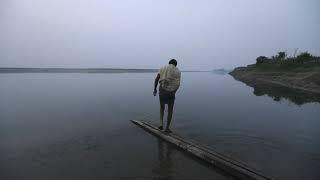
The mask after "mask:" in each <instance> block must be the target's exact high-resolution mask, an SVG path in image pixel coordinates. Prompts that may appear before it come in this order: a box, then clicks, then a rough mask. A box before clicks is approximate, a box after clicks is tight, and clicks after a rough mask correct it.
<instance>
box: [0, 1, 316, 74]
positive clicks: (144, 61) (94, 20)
mask: <svg viewBox="0 0 320 180" xmlns="http://www.w3.org/2000/svg"><path fill="white" fill-rule="evenodd" d="M319 9H320V1H319V0H113V1H109V0H0V67H1V66H2V67H3V66H5V67H16V66H18V67H70V68H71V67H118V68H158V67H159V66H161V65H163V64H165V63H167V62H168V60H169V59H170V58H176V59H177V60H178V63H179V66H180V67H181V68H182V69H195V70H199V69H213V68H220V67H226V68H232V67H235V66H239V65H246V64H249V63H254V62H255V58H256V57H257V56H259V55H266V56H271V55H272V54H274V53H276V52H278V51H280V50H284V51H287V52H288V53H289V54H290V53H291V54H292V53H293V52H294V49H296V48H299V50H300V51H305V50H308V51H309V52H311V53H314V54H316V55H320V11H319Z"/></svg>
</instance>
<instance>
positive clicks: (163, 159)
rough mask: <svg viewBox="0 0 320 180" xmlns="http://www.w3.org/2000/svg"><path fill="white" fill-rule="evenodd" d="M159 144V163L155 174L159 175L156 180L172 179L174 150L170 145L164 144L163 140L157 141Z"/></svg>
mask: <svg viewBox="0 0 320 180" xmlns="http://www.w3.org/2000/svg"><path fill="white" fill-rule="evenodd" d="M157 142H158V163H156V164H155V165H156V166H155V168H154V170H153V172H154V173H155V174H157V175H158V178H155V179H167V180H171V179H172V173H173V172H172V158H171V153H172V148H170V147H169V144H168V143H165V142H163V141H162V140H161V139H159V138H158V139H157Z"/></svg>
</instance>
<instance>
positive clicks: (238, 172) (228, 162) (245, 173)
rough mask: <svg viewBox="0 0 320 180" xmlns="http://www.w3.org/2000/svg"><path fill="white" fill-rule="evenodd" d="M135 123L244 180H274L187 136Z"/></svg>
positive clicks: (143, 123)
mask: <svg viewBox="0 0 320 180" xmlns="http://www.w3.org/2000/svg"><path fill="white" fill-rule="evenodd" d="M131 122H133V123H134V124H136V125H138V126H140V127H141V128H143V129H144V130H146V131H148V132H150V133H151V134H153V135H155V136H157V137H159V138H161V139H163V140H165V141H167V142H169V143H172V144H174V145H176V146H177V147H179V148H181V149H182V150H183V151H185V152H188V153H190V154H192V155H194V156H196V157H198V158H200V159H201V160H203V161H205V162H207V163H209V164H210V165H212V166H214V167H217V168H219V169H222V170H224V171H225V172H227V173H229V174H230V175H232V176H235V177H237V178H239V179H243V180H272V178H270V177H267V176H265V175H263V174H262V173H261V172H259V171H258V170H256V169H253V168H250V167H249V166H247V165H245V164H243V163H241V162H239V161H236V160H234V159H232V158H230V157H227V156H225V155H223V154H221V153H218V152H216V151H214V150H212V149H210V148H208V147H206V146H203V145H200V144H198V143H194V142H192V141H190V140H188V139H186V138H183V137H181V136H179V135H177V134H175V133H165V132H163V131H160V130H159V129H158V128H156V127H154V126H153V125H151V124H149V123H147V122H144V121H138V120H131Z"/></svg>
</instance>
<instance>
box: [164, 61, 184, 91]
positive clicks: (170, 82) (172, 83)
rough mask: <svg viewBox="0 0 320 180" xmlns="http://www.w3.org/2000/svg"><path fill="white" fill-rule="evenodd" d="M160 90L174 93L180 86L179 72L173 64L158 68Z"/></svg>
mask: <svg viewBox="0 0 320 180" xmlns="http://www.w3.org/2000/svg"><path fill="white" fill-rule="evenodd" d="M159 74H160V79H159V83H160V88H162V89H164V90H167V91H176V90H177V89H178V88H179V86H180V78H181V72H180V70H179V69H178V68H177V67H176V66H174V65H173V64H168V65H165V66H163V67H161V68H160V70H159Z"/></svg>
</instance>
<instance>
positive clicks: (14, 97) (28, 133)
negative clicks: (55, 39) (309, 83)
mask: <svg viewBox="0 0 320 180" xmlns="http://www.w3.org/2000/svg"><path fill="white" fill-rule="evenodd" d="M154 77H155V74H152V73H114V74H111V73H110V74H45V73H44V74H0V84H1V85H0V99H1V100H0V179H92V178H93V179H105V178H109V179H232V178H231V177H229V176H228V175H226V174H224V173H222V172H221V171H219V170H216V169H213V168H210V167H208V166H207V165H206V164H204V163H202V162H201V161H199V160H197V159H195V158H192V157H191V156H189V155H187V154H184V153H183V152H181V151H179V150H178V149H176V148H174V147H173V146H172V145H170V144H167V143H164V142H162V141H160V140H158V139H157V138H155V137H154V136H152V135H150V134H148V133H146V132H144V131H143V130H141V129H139V128H138V127H136V126H135V125H133V124H131V123H130V122H129V120H130V119H140V120H146V121H150V122H151V123H154V124H157V123H158V111H159V105H158V97H153V96H152V89H153V87H152V86H153V80H154ZM259 89H260V91H261V87H259ZM262 89H263V88H262ZM255 91H256V90H255ZM255 91H254V89H253V88H251V87H249V86H247V85H245V84H243V83H241V82H239V81H235V80H234V79H233V78H232V77H231V76H228V75H215V74H212V73H183V74H182V85H181V88H180V90H179V91H178V93H177V96H176V104H175V114H174V119H173V127H172V128H173V130H174V131H176V132H177V133H179V134H180V135H182V136H185V137H188V138H191V139H193V140H196V141H198V142H200V143H202V144H205V145H208V146H210V147H212V148H213V149H215V150H216V151H218V152H221V153H224V154H226V155H228V156H231V157H233V158H234V159H237V160H239V161H242V162H244V163H246V164H248V165H249V166H252V167H254V168H256V169H258V170H260V171H263V172H264V173H265V174H267V175H270V176H272V177H275V178H277V179H290V180H291V179H293V180H295V179H297V180H298V179H309V180H316V179H320V173H319V169H320V104H319V103H317V102H310V103H308V102H304V101H299V102H303V103H295V102H294V101H290V100H287V99H285V98H279V97H278V96H279V94H278V93H276V94H277V98H274V97H269V96H268V95H262V94H264V93H262V94H261V93H260V94H259V96H256V95H255V94H257V93H256V92H255ZM275 100H276V101H275Z"/></svg>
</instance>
